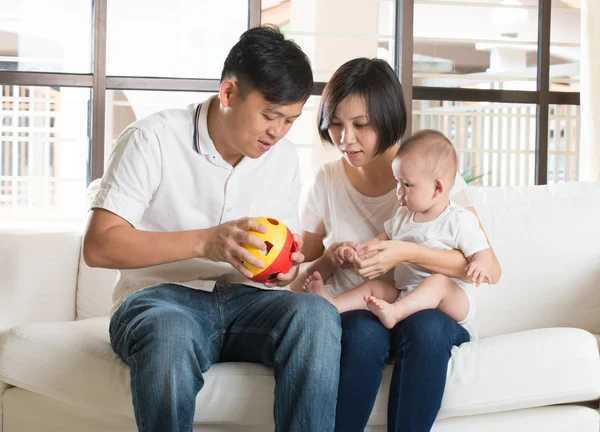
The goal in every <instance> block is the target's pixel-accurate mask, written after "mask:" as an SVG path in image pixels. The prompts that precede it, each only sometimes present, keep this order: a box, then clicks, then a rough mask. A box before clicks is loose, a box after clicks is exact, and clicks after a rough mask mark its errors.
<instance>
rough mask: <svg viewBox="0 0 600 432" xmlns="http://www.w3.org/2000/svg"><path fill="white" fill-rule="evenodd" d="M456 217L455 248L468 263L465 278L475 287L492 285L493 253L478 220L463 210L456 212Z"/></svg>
mask: <svg viewBox="0 0 600 432" xmlns="http://www.w3.org/2000/svg"><path fill="white" fill-rule="evenodd" d="M456 217H457V218H458V219H457V220H456V222H457V223H458V230H457V232H456V246H457V249H458V250H460V251H461V252H462V253H463V254H464V256H466V257H467V261H469V264H467V267H466V268H465V272H466V273H467V277H468V278H469V280H470V281H471V282H473V283H474V284H475V285H477V286H479V285H481V284H482V283H483V282H487V283H489V284H491V283H493V281H492V277H491V275H490V272H491V270H492V266H493V264H494V253H493V252H492V249H491V248H490V245H489V243H488V241H487V237H486V236H485V233H484V232H483V230H482V229H481V227H480V226H479V219H477V216H475V215H474V214H473V213H471V212H470V211H468V210H465V209H462V210H460V211H458V212H456Z"/></svg>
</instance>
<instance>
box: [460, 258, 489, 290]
mask: <svg viewBox="0 0 600 432" xmlns="http://www.w3.org/2000/svg"><path fill="white" fill-rule="evenodd" d="M465 271H466V272H467V275H468V276H470V277H471V281H472V282H473V283H474V284H475V285H476V286H479V285H481V284H482V283H484V282H487V283H489V284H491V283H492V278H491V276H490V274H489V272H488V271H487V270H486V269H484V268H483V267H482V265H481V264H480V263H478V262H477V261H471V263H469V265H468V266H467V268H466V269H465Z"/></svg>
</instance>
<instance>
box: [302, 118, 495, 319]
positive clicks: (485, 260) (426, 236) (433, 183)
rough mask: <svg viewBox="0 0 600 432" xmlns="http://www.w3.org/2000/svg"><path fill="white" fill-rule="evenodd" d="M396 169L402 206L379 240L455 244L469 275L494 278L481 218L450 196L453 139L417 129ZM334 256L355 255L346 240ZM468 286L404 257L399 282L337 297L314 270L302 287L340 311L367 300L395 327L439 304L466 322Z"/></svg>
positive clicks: (376, 283)
mask: <svg viewBox="0 0 600 432" xmlns="http://www.w3.org/2000/svg"><path fill="white" fill-rule="evenodd" d="M392 170H393V172H394V177H396V180H397V182H398V188H397V195H398V200H399V202H400V208H399V209H398V211H397V212H396V214H395V215H394V217H393V218H392V219H390V220H388V221H387V222H386V223H385V225H384V229H385V232H384V233H382V234H380V235H379V236H378V237H377V238H378V239H379V240H390V239H391V240H402V241H407V242H412V243H415V244H418V245H421V246H424V247H429V248H435V249H446V250H450V249H458V250H460V251H461V252H462V253H463V254H464V255H465V257H467V260H468V261H469V264H468V266H467V269H466V273H467V274H468V275H470V276H471V277H472V280H473V282H474V283H475V284H477V285H478V286H479V284H481V283H482V282H488V283H491V278H490V275H489V271H490V268H491V265H492V252H491V250H490V248H489V244H488V242H487V239H486V237H485V234H484V232H483V231H482V230H481V228H480V227H479V222H478V219H477V217H476V216H475V215H474V214H473V213H471V212H470V211H468V210H466V209H464V208H462V207H460V206H458V205H456V204H454V203H453V202H451V201H450V199H449V193H450V190H451V189H452V186H453V184H454V178H455V174H456V152H455V150H454V147H453V146H452V144H451V143H450V141H449V140H448V138H446V137H445V136H444V135H443V134H442V133H440V132H436V131H432V130H424V131H420V132H417V133H416V134H415V135H413V136H412V137H411V138H409V139H408V140H407V141H406V142H404V143H403V144H402V145H401V147H400V149H399V150H398V153H397V154H396V156H395V158H394V160H393V162H392ZM336 254H337V256H338V258H339V259H340V260H344V261H346V262H353V261H354V259H356V258H357V257H358V255H357V253H356V251H355V250H354V249H352V248H351V247H349V246H348V247H345V248H340V249H338V250H337V251H336ZM394 285H395V286H394ZM470 285H471V284H469V283H465V282H463V281H461V280H459V279H451V278H448V277H446V276H444V275H441V274H432V273H431V272H429V271H427V270H425V269H423V268H421V267H418V266H416V265H414V264H411V263H401V264H399V265H398V266H396V268H395V270H394V284H392V282H391V281H390V282H388V281H384V280H378V279H374V280H369V281H367V282H364V283H363V284H361V285H359V286H358V287H356V288H354V289H353V290H351V291H348V292H346V293H344V294H341V295H340V296H338V297H332V296H331V295H330V294H329V291H328V289H327V287H326V286H325V285H324V283H323V280H322V278H321V276H320V274H319V273H318V272H315V273H314V274H313V275H311V276H309V277H308V278H307V279H306V281H305V283H304V289H305V291H307V292H312V293H314V294H318V295H320V296H322V297H325V298H327V300H329V302H331V303H332V304H333V305H334V306H335V307H336V308H337V309H338V310H339V311H340V313H342V312H346V311H349V310H355V309H364V308H365V304H366V306H367V307H368V308H369V309H370V310H371V311H372V312H373V313H374V314H375V315H377V317H379V319H380V320H381V322H382V323H383V325H384V326H385V327H387V328H392V327H394V326H395V325H396V324H397V323H398V322H399V321H402V320H403V319H405V318H406V317H408V316H410V315H412V314H414V313H416V312H418V311H421V310H424V309H436V308H437V309H439V310H440V311H442V312H444V313H445V314H446V315H448V316H449V317H451V318H453V319H454V320H456V321H457V322H458V323H459V324H462V325H465V324H466V323H467V322H468V321H469V319H470V318H471V317H472V315H473V313H474V302H473V299H472V296H471V293H470V292H469V286H470Z"/></svg>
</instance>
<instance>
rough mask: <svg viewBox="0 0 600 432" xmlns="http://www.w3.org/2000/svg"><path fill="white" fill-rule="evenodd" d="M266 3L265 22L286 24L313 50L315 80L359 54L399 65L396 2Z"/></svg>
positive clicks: (306, 49)
mask: <svg viewBox="0 0 600 432" xmlns="http://www.w3.org/2000/svg"><path fill="white" fill-rule="evenodd" d="M261 8H262V15H261V22H262V23H263V24H276V25H278V26H279V27H281V29H282V30H283V31H284V33H285V34H286V37H288V38H290V39H293V40H294V41H296V43H298V45H300V47H301V48H302V50H303V51H304V52H305V53H306V54H307V55H308V57H309V58H310V60H311V62H312V67H313V71H314V76H315V81H328V80H329V78H330V77H331V75H332V74H333V72H334V71H335V70H336V69H337V68H338V67H339V66H340V65H342V64H343V63H345V62H346V61H348V60H350V59H353V58H355V57H369V58H373V57H377V58H382V59H384V60H386V61H388V62H389V63H390V64H391V65H393V64H394V50H395V48H394V47H395V41H394V29H395V25H394V22H395V13H394V10H395V1H392V0H313V1H311V2H307V1H303V0H263V1H262V2H261ZM340 11H343V13H342V14H341V12H340Z"/></svg>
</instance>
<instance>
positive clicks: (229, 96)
mask: <svg viewBox="0 0 600 432" xmlns="http://www.w3.org/2000/svg"><path fill="white" fill-rule="evenodd" d="M238 91H239V87H238V85H237V82H235V79H234V78H227V79H226V80H224V81H223V82H222V83H221V85H220V86H219V101H220V102H221V106H223V107H225V108H231V102H232V100H233V99H234V97H235V94H236V93H237V92H238Z"/></svg>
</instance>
